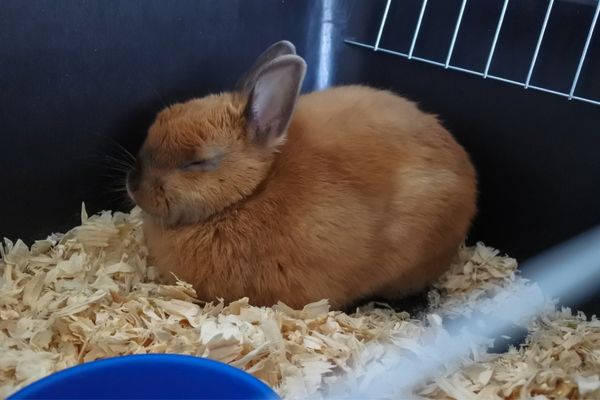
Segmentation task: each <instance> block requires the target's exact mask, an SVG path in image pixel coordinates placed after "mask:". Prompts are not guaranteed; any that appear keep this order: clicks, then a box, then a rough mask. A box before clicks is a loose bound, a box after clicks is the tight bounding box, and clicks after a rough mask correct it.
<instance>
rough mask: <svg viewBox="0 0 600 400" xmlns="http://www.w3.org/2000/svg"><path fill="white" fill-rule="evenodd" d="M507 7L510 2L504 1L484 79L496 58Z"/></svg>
mask: <svg viewBox="0 0 600 400" xmlns="http://www.w3.org/2000/svg"><path fill="white" fill-rule="evenodd" d="M507 7H508V0H504V4H503V5H502V11H501V12H500V18H499V19H498V25H497V26H496V33H494V40H493V41H492V48H491V49H490V54H489V55H488V59H487V62H486V63H485V70H484V72H483V77H484V78H487V77H488V72H490V66H491V65H492V58H493V57H494V51H496V44H497V43H498V37H499V36H500V29H502V23H503V22H504V16H505V15H506V8H507Z"/></svg>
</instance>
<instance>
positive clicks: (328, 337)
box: [0, 208, 600, 399]
mask: <svg viewBox="0 0 600 400" xmlns="http://www.w3.org/2000/svg"><path fill="white" fill-rule="evenodd" d="M81 220H82V223H81V225H80V226H78V227H75V228H74V229H72V230H71V231H69V232H67V233H66V234H64V235H62V234H54V235H52V236H50V237H48V238H47V239H45V240H38V241H36V242H35V243H34V244H33V245H32V246H31V248H28V247H27V246H26V245H25V243H23V242H22V241H20V240H17V241H16V242H12V241H10V240H8V239H5V240H4V243H3V244H0V396H1V397H6V396H8V395H9V394H11V393H13V392H14V391H16V390H18V389H19V388H21V387H23V386H24V385H27V384H29V383H31V382H33V381H35V380H37V379H39V378H41V377H44V376H46V375H48V374H50V373H52V372H55V371H58V370H61V369H64V368H67V367H69V366H72V365H76V364H79V363H82V362H88V361H92V360H96V359H99V358H104V357H112V356H117V355H125V354H145V353H181V354H191V355H196V356H203V357H210V358H213V359H216V360H220V361H223V362H227V363H229V364H231V365H234V366H236V367H238V368H242V369H244V370H246V371H248V372H249V373H251V374H253V375H255V376H256V377H258V378H260V379H262V380H263V381H265V382H266V383H268V384H269V385H271V386H272V387H273V388H274V389H275V390H276V391H277V392H278V393H280V394H281V395H282V396H283V397H284V398H290V399H292V398H293V399H296V398H320V397H322V392H323V390H324V389H326V388H327V387H328V385H330V384H333V383H336V382H338V383H339V382H340V380H342V379H347V380H348V385H350V386H351V385H352V384H354V382H353V381H352V379H348V377H352V376H362V377H365V376H368V374H367V372H369V373H371V374H373V373H376V372H377V370H378V369H377V368H384V365H385V361H386V352H385V351H384V347H385V346H390V345H392V346H395V348H397V349H399V350H401V351H405V352H407V354H411V355H412V356H414V357H432V356H435V355H431V354H426V352H425V350H424V348H423V343H422V340H421V339H422V338H423V337H424V335H425V332H426V331H428V330H432V329H435V330H438V331H440V332H443V330H444V328H443V324H442V317H446V316H448V315H450V316H453V315H454V316H461V315H462V316H466V315H468V314H469V313H470V311H471V310H470V308H469V304H473V303H474V302H475V301H479V300H482V299H487V300H489V301H491V302H493V301H494V299H496V298H497V297H496V296H503V295H505V293H504V292H503V289H505V288H507V287H509V286H510V285H511V284H514V283H516V282H519V283H522V282H524V280H523V279H522V278H521V277H519V275H518V274H517V273H516V268H517V263H516V261H515V260H514V259H512V258H509V257H504V256H500V254H499V252H498V251H497V250H494V249H491V248H489V247H486V246H484V245H483V244H481V243H478V244H477V245H476V246H473V247H464V248H462V249H461V251H460V255H459V259H458V260H457V261H456V263H454V264H453V265H452V266H451V268H450V270H449V271H448V272H447V273H446V274H445V275H444V276H443V277H441V278H440V280H439V281H438V282H437V283H436V284H435V285H434V287H433V289H432V290H431V291H430V292H429V303H430V304H429V309H428V311H427V312H426V313H425V314H424V315H422V316H420V318H416V317H415V316H411V315H409V313H407V312H404V311H395V310H393V309H391V308H389V307H382V306H381V305H377V304H371V305H368V306H365V307H362V308H360V309H358V310H357V311H356V312H355V313H354V314H352V315H348V314H345V313H342V312H340V311H333V310H330V307H329V304H328V302H327V301H326V300H322V301H319V302H315V303H312V304H309V305H306V306H305V307H304V308H303V309H302V310H294V309H292V308H290V307H288V306H287V305H285V304H283V303H279V304H277V305H275V306H273V307H271V308H259V307H253V306H251V305H250V303H249V299H247V298H244V299H240V300H238V301H235V302H233V303H230V304H224V303H223V302H222V301H213V302H204V301H203V300H207V299H196V295H195V292H194V290H193V289H192V288H191V286H190V285H188V284H187V283H185V282H177V284H175V285H164V284H161V283H159V282H157V281H156V278H157V270H156V268H155V267H153V266H151V265H148V264H147V259H146V256H147V251H146V249H145V248H144V246H143V244H142V231H141V229H140V228H141V215H140V210H139V209H137V208H136V209H134V210H132V212H131V213H130V214H124V213H110V212H102V213H100V214H98V215H93V216H88V214H87V212H86V211H85V208H82V212H81ZM201 300H202V301H201ZM209 300H210V299H209ZM442 307H443V310H445V311H444V314H443V315H441V314H438V310H441V309H442ZM598 371H600V321H598V320H597V319H596V318H595V317H592V318H591V319H588V318H586V317H585V316H584V315H583V314H581V313H575V314H573V313H572V312H571V311H570V310H568V309H561V310H554V306H553V305H552V310H551V312H549V313H546V314H545V315H544V316H542V317H540V318H538V319H537V320H536V321H535V322H534V324H533V325H532V326H530V334H529V336H528V338H527V341H526V345H525V346H523V347H522V348H519V349H515V348H511V349H510V350H509V351H508V352H507V353H505V354H486V351H485V349H478V348H474V349H473V354H472V355H471V356H470V358H469V359H468V360H465V362H464V367H463V368H462V369H460V370H458V371H454V370H452V371H451V370H448V371H446V372H445V373H444V372H443V371H442V373H441V375H440V376H439V377H438V378H437V379H436V380H435V381H433V382H430V383H429V384H428V385H427V386H425V387H423V388H421V390H420V392H419V393H417V394H416V395H417V396H420V397H421V398H431V399H434V398H435V399H453V398H454V399H501V398H504V399H516V398H528V399H529V398H531V399H533V398H536V399H538V398H558V397H561V398H569V399H575V398H590V399H592V398H599V397H600V377H599V374H598Z"/></svg>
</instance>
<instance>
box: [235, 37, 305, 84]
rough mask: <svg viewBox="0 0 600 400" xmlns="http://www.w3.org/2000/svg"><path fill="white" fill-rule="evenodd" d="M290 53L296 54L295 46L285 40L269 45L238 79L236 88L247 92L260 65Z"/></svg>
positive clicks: (254, 79) (254, 80) (262, 65)
mask: <svg viewBox="0 0 600 400" xmlns="http://www.w3.org/2000/svg"><path fill="white" fill-rule="evenodd" d="M291 54H296V47H294V45H293V44H292V43H291V42H288V41H287V40H282V41H280V42H277V43H275V44H273V45H271V46H270V47H269V48H268V49H267V50H265V51H264V52H263V53H262V54H261V55H260V56H259V57H258V58H257V59H256V61H255V62H254V65H252V68H250V70H249V71H248V72H247V73H246V74H245V75H244V76H243V77H242V78H241V79H240V80H239V81H238V83H237V86H236V87H237V90H238V91H240V92H246V93H247V92H249V91H250V90H251V89H252V87H253V86H254V83H255V82H256V78H257V76H258V73H259V72H260V70H261V68H262V67H264V66H265V65H266V64H268V63H269V62H271V61H273V60H274V59H276V58H277V57H279V56H285V55H291Z"/></svg>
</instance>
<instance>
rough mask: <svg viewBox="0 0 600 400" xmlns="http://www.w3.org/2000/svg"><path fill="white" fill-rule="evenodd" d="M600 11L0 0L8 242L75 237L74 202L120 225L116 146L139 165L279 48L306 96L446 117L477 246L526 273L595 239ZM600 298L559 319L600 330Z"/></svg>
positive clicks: (553, 1) (564, 4)
mask: <svg viewBox="0 0 600 400" xmlns="http://www.w3.org/2000/svg"><path fill="white" fill-rule="evenodd" d="M599 12H600V3H599V2H598V1H597V0H530V1H517V0H513V1H510V0H470V1H469V0H372V1H371V0H369V1H365V0H321V1H309V0H306V1H266V0H233V1H228V2H214V1H210V0H206V1H205V0H201V1H198V0H182V1H178V2H176V3H172V2H164V1H160V0H143V1H142V0H136V1H118V0H116V1H99V0H98V1H95V0H94V1H86V2H74V1H65V2H54V1H35V2H22V1H19V0H3V1H2V2H0V71H1V73H0V88H1V90H0V122H1V123H2V131H1V132H0V135H1V136H0V137H1V138H2V140H1V143H2V145H1V146H0V170H1V171H2V177H3V179H2V186H1V189H0V235H2V236H5V237H10V238H17V237H20V238H22V239H24V240H25V241H26V242H32V241H33V240H34V239H39V238H42V237H45V236H46V235H48V234H49V233H51V232H57V231H58V232H62V231H65V230H67V229H68V228H69V227H72V226H75V225H76V224H77V223H78V220H79V215H80V211H79V210H80V206H81V202H82V201H85V202H86V204H87V206H88V209H89V210H90V211H92V212H96V211H99V210H102V209H126V208H127V205H125V204H123V202H122V199H121V198H120V197H119V196H116V195H115V194H114V193H111V192H110V191H109V190H107V188H108V187H110V185H111V184H112V177H111V178H106V177H105V173H106V172H107V168H109V167H110V165H111V163H113V164H114V162H115V161H114V160H112V159H111V158H110V157H112V156H111V154H113V150H114V147H115V146H116V145H115V142H117V143H119V145H122V146H124V147H125V148H127V149H128V150H130V151H132V152H135V151H136V149H137V148H138V147H139V145H140V144H141V141H142V140H143V137H144V135H145V130H146V129H147V127H148V125H149V124H150V122H151V120H152V118H153V117H154V115H155V114H156V112H157V111H159V110H160V109H161V108H162V107H163V106H164V105H165V104H169V103H173V102H176V101H181V100H186V99H188V98H191V97H198V96H202V95H204V94H208V93H212V92H216V91H220V90H223V89H228V88H231V87H232V86H233V84H234V83H235V81H236V79H237V77H238V76H239V75H240V74H241V72H242V71H243V69H244V67H245V66H247V65H249V64H250V63H251V61H252V59H253V58H254V57H255V56H256V54H259V53H260V52H261V51H262V50H263V49H264V48H265V47H266V46H267V45H268V44H270V43H273V42H275V41H277V40H281V39H287V40H290V41H292V42H293V43H294V44H295V45H296V47H297V48H298V53H299V54H301V55H303V57H304V58H305V59H306V61H307V64H308V66H309V69H308V73H307V78H306V80H305V82H304V87H303V91H312V90H320V89H324V88H326V87H329V86H333V85H341V84H349V83H359V84H368V85H372V86H375V87H379V88H385V89H390V90H393V91H395V92H397V93H399V94H401V95H403V96H405V97H408V98H410V99H412V100H415V101H418V102H419V104H420V106H421V108H422V109H424V110H426V111H429V112H432V113H435V114H437V115H438V116H439V117H440V119H441V120H442V121H443V123H444V124H445V126H447V127H448V128H449V130H450V131H451V132H452V133H453V134H454V135H455V137H456V138H457V139H458V141H459V142H460V143H461V144H462V145H463V146H464V147H465V148H466V149H467V151H468V152H469V154H470V155H471V157H472V159H473V161H474V163H475V166H476V169H477V171H478V175H479V192H480V198H479V209H480V211H479V214H478V217H477V219H476V222H475V225H474V227H473V229H472V231H471V233H470V236H469V237H470V240H471V241H474V240H481V241H483V242H485V243H486V244H489V245H493V246H494V247H496V248H499V249H501V250H502V251H503V252H506V253H508V254H510V255H512V256H514V257H516V258H518V259H519V260H520V261H526V260H527V259H529V258H530V257H532V256H534V255H536V254H538V253H539V252H541V251H543V250H545V249H547V248H550V247H552V246H553V245H556V244H558V243H561V242H563V241H564V240H567V239H568V238H570V237H573V236H575V235H576V234H578V233H580V232H583V231H585V230H586V229H588V228H591V227H594V226H596V225H598V224H600V207H599V206H598V205H599V204H600V151H599V149H600V108H599V106H600V80H599V79H598V71H600V32H599V30H600V27H598V25H600V22H598V16H599ZM107 165H108V166H109V167H107ZM524 273H525V274H526V275H527V271H524ZM573 273H574V274H575V273H577V271H573ZM598 293H599V292H598V291H596V293H595V294H594V293H592V294H590V295H589V296H588V297H587V299H586V301H585V302H583V303H577V304H575V303H574V302H573V301H572V300H570V299H569V297H568V296H567V297H565V298H563V299H562V304H565V305H570V306H576V307H577V308H578V309H581V310H583V311H585V312H586V313H588V314H595V313H597V312H598V311H599V310H600V297H599V296H598Z"/></svg>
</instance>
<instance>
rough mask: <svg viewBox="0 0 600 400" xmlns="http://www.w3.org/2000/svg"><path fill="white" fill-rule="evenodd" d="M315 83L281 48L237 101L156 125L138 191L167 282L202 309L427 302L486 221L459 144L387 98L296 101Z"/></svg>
mask: <svg viewBox="0 0 600 400" xmlns="http://www.w3.org/2000/svg"><path fill="white" fill-rule="evenodd" d="M305 70H306V64H305V62H304V60H303V59H302V58H301V57H299V56H298V55H296V51H295V47H294V46H293V44H291V43H289V42H287V41H282V42H278V43H275V44H274V45H272V46H271V47H270V48H268V49H267V50H266V51H265V52H264V53H263V54H262V55H261V56H260V57H259V58H258V60H257V61H256V63H255V64H254V65H253V66H252V68H251V69H250V71H249V72H248V73H247V74H246V75H245V76H244V78H242V79H241V80H240V82H239V83H238V85H237V89H236V91H234V92H226V93H221V94H215V95H209V96H207V97H204V98H199V99H193V100H190V101H188V102H185V103H179V104H174V105H171V106H169V107H167V108H165V109H164V110H162V111H161V112H160V113H159V114H158V115H157V117H156V119H155V121H154V122H153V124H152V125H151V127H150V128H149V131H148V134H147V137H146V139H145V141H144V143H143V145H142V147H141V149H140V151H139V154H138V156H137V160H136V163H135V166H134V167H133V168H132V169H131V170H130V171H129V173H128V176H127V191H128V193H129V196H130V197H131V199H132V200H133V201H134V203H136V204H137V205H138V206H139V207H140V208H141V209H142V211H143V231H144V235H145V240H146V244H147V247H148V250H149V254H150V257H151V260H152V262H153V263H154V264H155V265H156V266H157V267H158V269H159V271H160V272H161V274H162V275H163V277H164V278H165V279H166V280H167V281H173V280H174V279H175V277H177V278H178V279H181V280H183V281H186V282H189V283H191V284H192V285H193V287H194V289H195V290H196V292H197V295H198V298H200V299H202V300H207V301H209V300H210V301H212V300H214V299H216V298H222V299H224V300H225V301H226V302H230V301H234V300H237V299H239V298H242V297H248V298H249V299H250V303H251V304H254V305H257V306H271V305H273V304H276V303H277V302H279V301H281V302H283V303H285V304H287V305H289V306H291V307H295V308H301V307H302V306H304V305H305V304H307V303H310V302H314V301H318V300H321V299H328V300H329V302H330V305H331V306H332V307H334V308H337V309H342V308H344V307H348V306H349V305H351V304H355V302H356V301H359V300H360V299H364V298H369V297H378V298H381V297H383V298H385V299H390V300H397V299H401V298H403V297H404V296H408V295H410V294H414V293H417V292H419V291H422V290H423V289H424V288H426V287H427V286H428V285H429V284H430V283H432V282H433V281H434V280H435V279H436V278H438V277H439V276H440V275H441V274H442V273H443V272H444V271H445V270H446V269H447V268H448V267H449V265H450V263H451V261H452V260H453V257H455V256H456V254H457V251H458V248H459V247H460V245H461V243H462V242H463V241H464V240H465V237H466V235H467V233H468V230H469V229H470V226H471V224H472V220H473V218H474V215H475V213H476V208H477V207H476V202H477V201H476V200H477V199H476V198H477V182H476V180H477V178H476V172H475V169H474V167H473V165H472V163H471V161H470V158H469V156H468V155H467V153H466V152H465V150H464V149H463V147H461V146H460V145H459V144H458V143H457V142H456V141H455V140H454V139H453V137H452V136H451V134H450V133H449V132H448V131H447V130H446V129H444V127H442V125H441V124H440V122H438V120H437V118H436V117H435V116H433V115H429V114H426V113H424V112H422V111H420V110H419V108H418V107H417V106H416V105H415V103H413V102H411V101H409V100H406V99H404V98H402V97H399V96H397V95H396V94H393V93H391V92H389V91H384V90H378V89H375V88H371V87H366V86H340V87H333V88H330V89H327V90H323V91H318V92H313V93H309V94H304V95H302V96H300V87H301V85H302V82H303V79H304V74H305Z"/></svg>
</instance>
